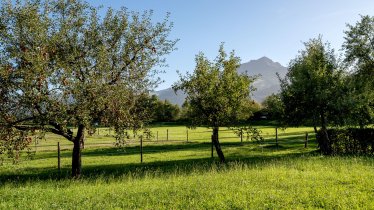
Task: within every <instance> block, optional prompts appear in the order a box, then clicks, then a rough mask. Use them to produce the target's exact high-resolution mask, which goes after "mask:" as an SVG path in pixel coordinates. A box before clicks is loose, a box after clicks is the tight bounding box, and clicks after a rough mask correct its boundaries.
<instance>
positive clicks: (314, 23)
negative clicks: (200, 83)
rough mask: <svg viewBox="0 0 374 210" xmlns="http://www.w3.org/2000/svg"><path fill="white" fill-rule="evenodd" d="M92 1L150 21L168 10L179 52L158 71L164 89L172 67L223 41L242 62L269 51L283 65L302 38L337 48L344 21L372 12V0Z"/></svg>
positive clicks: (190, 63) (183, 67) (187, 65)
mask: <svg viewBox="0 0 374 210" xmlns="http://www.w3.org/2000/svg"><path fill="white" fill-rule="evenodd" d="M89 2H90V3H92V4H93V5H95V6H98V5H102V6H103V7H104V9H103V10H105V8H107V7H113V8H120V7H121V6H124V7H127V8H128V9H130V10H134V11H140V12H141V11H144V10H149V9H152V10H154V20H162V19H163V18H164V17H165V15H166V13H167V12H170V13H171V17H170V20H171V21H172V22H174V28H173V31H172V33H171V38H178V39H180V41H179V42H178V44H177V48H178V50H177V51H174V52H172V53H171V54H170V55H168V56H167V63H168V64H169V68H167V69H165V71H166V73H165V74H163V75H160V77H161V78H162V79H163V80H165V82H164V83H162V84H161V85H160V86H159V87H158V88H157V89H158V90H159V89H165V88H168V87H170V86H171V84H173V83H174V82H175V81H177V80H178V75H177V73H176V70H179V71H180V72H182V73H183V72H186V71H190V72H191V71H193V69H194V66H195V63H194V58H195V55H196V54H197V53H199V52H200V51H201V52H204V53H205V55H207V56H208V57H209V58H210V59H214V57H215V56H216V55H217V50H218V47H219V44H220V43H221V42H225V49H226V50H227V51H231V50H235V52H236V55H238V56H239V57H240V58H241V59H242V62H243V63H244V62H248V61H250V60H254V59H258V58H260V57H262V56H267V57H269V58H271V59H272V60H274V61H277V62H279V63H281V64H282V65H284V66H287V64H288V62H289V61H290V60H291V59H292V58H294V57H295V56H296V55H297V53H298V51H299V50H300V49H302V48H303V42H305V41H308V40H309V39H310V38H315V37H317V36H318V35H319V34H321V35H322V36H323V39H324V40H325V41H329V42H330V43H331V45H332V47H333V48H335V50H336V52H337V53H339V49H340V48H341V45H342V43H343V41H344V39H343V37H344V32H343V31H344V30H346V29H347V28H346V23H350V24H355V23H356V22H357V21H358V20H359V18H360V17H359V14H363V15H374V1H373V0H262V1H260V0H256V1H252V0H225V1H224V0H106V1H100V0H89Z"/></svg>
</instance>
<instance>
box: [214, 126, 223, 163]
mask: <svg viewBox="0 0 374 210" xmlns="http://www.w3.org/2000/svg"><path fill="white" fill-rule="evenodd" d="M218 129H219V127H214V128H213V144H214V146H215V148H216V151H217V155H218V157H219V159H220V161H221V163H224V162H225V156H224V155H223V152H222V150H221V145H220V144H219V140H218Z"/></svg>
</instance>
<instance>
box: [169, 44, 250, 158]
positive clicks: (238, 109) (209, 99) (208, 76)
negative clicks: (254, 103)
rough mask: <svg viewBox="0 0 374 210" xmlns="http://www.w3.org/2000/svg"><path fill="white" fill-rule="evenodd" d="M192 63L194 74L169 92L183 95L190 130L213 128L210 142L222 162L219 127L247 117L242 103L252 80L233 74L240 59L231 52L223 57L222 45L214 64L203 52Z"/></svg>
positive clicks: (247, 94) (185, 77)
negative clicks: (200, 127)
mask: <svg viewBox="0 0 374 210" xmlns="http://www.w3.org/2000/svg"><path fill="white" fill-rule="evenodd" d="M195 60H196V67H195V70H194V72H193V73H192V74H191V73H187V74H186V75H185V76H182V75H180V81H179V82H177V83H176V84H174V85H173V89H174V90H175V91H177V90H182V91H184V92H185V93H186V94H187V98H186V101H187V103H188V107H187V108H188V110H187V112H188V114H187V115H188V116H189V118H190V119H191V124H190V126H191V127H195V126H208V127H211V128H213V138H212V141H213V143H214V146H215V148H216V151H217V154H218V156H219V158H220V161H221V162H225V157H224V154H223V152H222V150H221V146H220V143H219V140H218V131H219V127H220V126H231V125H233V124H235V123H236V122H237V121H238V120H240V119H247V118H248V117H249V116H246V109H247V106H246V103H248V101H250V91H251V84H252V83H253V80H254V79H253V78H252V77H249V76H247V75H244V74H243V75H239V74H238V73H237V68H238V67H239V65H240V59H239V58H238V57H236V56H235V54H234V52H231V53H230V55H229V56H227V54H226V52H225V51H224V48H223V45H221V46H220V49H219V55H218V56H217V58H216V59H215V61H214V62H211V61H209V60H208V59H207V58H206V57H205V56H204V54H203V53H200V54H198V55H197V56H196V59H195ZM249 114H250V113H247V115H249Z"/></svg>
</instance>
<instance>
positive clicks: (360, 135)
mask: <svg viewBox="0 0 374 210" xmlns="http://www.w3.org/2000/svg"><path fill="white" fill-rule="evenodd" d="M327 134H328V138H326V134H325V131H323V130H319V131H318V133H317V141H318V145H319V148H320V150H321V152H322V153H323V154H325V155H336V154H374V129H373V128H364V129H359V128H349V129H329V130H327Z"/></svg>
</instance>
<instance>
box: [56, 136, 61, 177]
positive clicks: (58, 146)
mask: <svg viewBox="0 0 374 210" xmlns="http://www.w3.org/2000/svg"><path fill="white" fill-rule="evenodd" d="M57 168H58V172H60V171H61V152H60V142H57Z"/></svg>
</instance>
